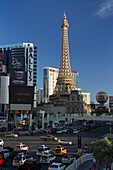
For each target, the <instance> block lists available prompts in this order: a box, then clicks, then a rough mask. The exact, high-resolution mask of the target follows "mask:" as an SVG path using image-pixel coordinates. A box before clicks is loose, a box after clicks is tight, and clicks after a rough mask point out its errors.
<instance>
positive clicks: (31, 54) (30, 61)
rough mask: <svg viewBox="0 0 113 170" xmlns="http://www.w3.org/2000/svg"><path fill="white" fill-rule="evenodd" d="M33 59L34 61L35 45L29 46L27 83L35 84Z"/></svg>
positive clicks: (29, 84)
mask: <svg viewBox="0 0 113 170" xmlns="http://www.w3.org/2000/svg"><path fill="white" fill-rule="evenodd" d="M33 61H34V49H33V47H29V48H28V75H27V85H28V86H33Z"/></svg>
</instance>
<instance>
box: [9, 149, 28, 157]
mask: <svg viewBox="0 0 113 170" xmlns="http://www.w3.org/2000/svg"><path fill="white" fill-rule="evenodd" d="M23 152H24V153H26V151H25V150H14V151H13V152H12V153H11V158H13V157H16V156H17V155H18V154H19V153H23Z"/></svg>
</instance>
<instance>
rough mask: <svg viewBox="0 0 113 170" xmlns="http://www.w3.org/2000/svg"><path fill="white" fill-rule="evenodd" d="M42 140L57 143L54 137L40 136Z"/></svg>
mask: <svg viewBox="0 0 113 170" xmlns="http://www.w3.org/2000/svg"><path fill="white" fill-rule="evenodd" d="M40 139H42V140H45V141H46V140H54V141H57V138H56V137H54V136H53V135H47V136H40Z"/></svg>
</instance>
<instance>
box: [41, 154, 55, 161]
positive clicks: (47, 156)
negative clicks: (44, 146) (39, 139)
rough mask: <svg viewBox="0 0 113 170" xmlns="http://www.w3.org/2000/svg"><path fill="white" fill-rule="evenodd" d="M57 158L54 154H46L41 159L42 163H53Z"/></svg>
mask: <svg viewBox="0 0 113 170" xmlns="http://www.w3.org/2000/svg"><path fill="white" fill-rule="evenodd" d="M55 158H56V156H54V155H53V154H44V155H42V156H41V157H40V163H51V162H52V161H54V160H55Z"/></svg>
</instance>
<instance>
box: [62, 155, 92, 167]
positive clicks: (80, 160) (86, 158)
mask: <svg viewBox="0 0 113 170" xmlns="http://www.w3.org/2000/svg"><path fill="white" fill-rule="evenodd" d="M90 160H93V154H84V155H82V156H81V157H80V158H78V159H75V160H74V162H73V163H72V164H71V165H69V166H68V167H67V168H66V169H65V170H74V169H77V168H78V167H79V166H80V165H81V164H82V163H84V162H85V161H90Z"/></svg>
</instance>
